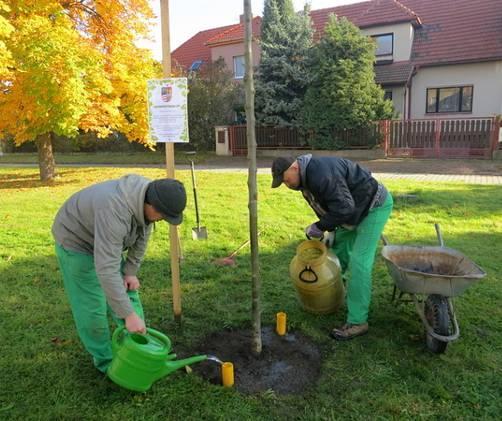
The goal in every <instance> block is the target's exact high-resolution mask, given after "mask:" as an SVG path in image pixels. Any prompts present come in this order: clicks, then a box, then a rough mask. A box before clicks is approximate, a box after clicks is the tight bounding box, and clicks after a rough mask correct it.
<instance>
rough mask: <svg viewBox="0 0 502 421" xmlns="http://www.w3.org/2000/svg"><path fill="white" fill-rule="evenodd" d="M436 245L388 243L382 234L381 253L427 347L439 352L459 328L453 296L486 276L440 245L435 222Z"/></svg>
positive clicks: (470, 261)
mask: <svg viewBox="0 0 502 421" xmlns="http://www.w3.org/2000/svg"><path fill="white" fill-rule="evenodd" d="M435 228H436V233H437V237H438V241H439V246H399V245H389V244H388V242H387V239H386V238H385V237H384V236H382V241H383V243H384V247H383V249H382V257H383V258H384V260H385V263H386V264H387V268H388V270H389V273H390V275H391V276H392V278H393V280H394V282H395V285H394V291H393V293H392V301H394V299H395V298H396V290H400V291H401V292H400V295H399V299H401V297H402V295H403V294H405V293H407V294H409V295H410V296H411V298H412V301H413V302H414V304H415V309H416V311H417V313H418V315H419V317H420V320H421V321H422V323H423V325H424V327H425V334H426V345H427V348H428V349H429V350H430V351H432V352H434V353H436V354H441V353H443V352H444V351H445V350H446V347H447V345H448V343H449V342H451V341H454V340H456V339H458V337H459V336H460V329H459V326H458V322H457V318H456V317H455V312H454V309H453V300H452V299H453V297H457V296H459V295H460V294H462V293H463V292H464V291H465V290H466V289H467V288H468V287H469V286H470V285H472V284H474V283H475V282H478V281H479V280H481V279H482V278H484V277H485V276H486V272H485V271H484V270H483V269H481V268H480V267H479V266H478V265H476V264H475V263H474V262H473V261H472V260H470V259H469V258H467V257H466V256H464V255H463V254H462V253H460V252H459V251H457V250H454V249H451V248H447V247H445V246H444V242H443V237H442V235H441V229H440V227H439V225H438V224H435Z"/></svg>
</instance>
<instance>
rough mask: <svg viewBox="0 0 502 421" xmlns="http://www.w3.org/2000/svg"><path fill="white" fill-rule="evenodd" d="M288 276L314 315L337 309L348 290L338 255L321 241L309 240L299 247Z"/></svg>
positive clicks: (301, 299) (302, 300) (301, 300)
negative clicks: (343, 280)
mask: <svg viewBox="0 0 502 421" xmlns="http://www.w3.org/2000/svg"><path fill="white" fill-rule="evenodd" d="M289 275H290V276H291V280H292V281H293V284H294V286H295V288H296V292H297V293H298V298H299V300H300V303H301V305H302V306H303V308H304V309H305V310H307V311H308V312H311V313H315V314H329V313H333V312H335V311H337V310H338V309H339V308H340V306H341V305H342V303H343V299H344V296H345V290H344V287H343V283H342V277H341V269H340V262H339V260H338V257H336V255H335V254H334V253H333V252H332V251H331V250H328V248H327V247H326V246H325V245H324V243H322V242H320V241H318V240H306V241H303V242H302V243H300V244H299V245H298V247H297V248H296V255H295V257H293V259H292V260H291V263H290V265H289Z"/></svg>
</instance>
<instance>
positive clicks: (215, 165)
mask: <svg viewBox="0 0 502 421" xmlns="http://www.w3.org/2000/svg"><path fill="white" fill-rule="evenodd" d="M358 162H359V163H360V164H361V165H362V166H363V167H366V168H368V169H369V170H371V172H372V173H373V175H374V176H375V178H377V179H407V180H418V181H428V182H445V181H446V182H460V183H468V184H490V185H502V161H491V160H478V159H471V160H453V159H452V160H431V159H376V160H371V161H358ZM271 163H272V158H259V159H258V162H257V166H258V173H260V174H270V166H271ZM247 165H248V163H247V160H246V159H245V158H240V157H230V158H224V157H215V158H212V159H208V160H207V162H205V163H201V164H197V165H196V170H197V171H218V172H238V173H247V171H248V168H247ZM58 166H59V167H91V166H92V167H117V168H118V167H122V168H123V167H130V168H138V167H144V168H163V167H164V166H163V165H160V164H153V165H143V164H130V165H116V164H115V165H112V164H91V163H89V164H58ZM0 167H38V164H4V163H0ZM176 169H178V170H189V169H190V167H189V166H188V165H184V164H181V165H177V166H176Z"/></svg>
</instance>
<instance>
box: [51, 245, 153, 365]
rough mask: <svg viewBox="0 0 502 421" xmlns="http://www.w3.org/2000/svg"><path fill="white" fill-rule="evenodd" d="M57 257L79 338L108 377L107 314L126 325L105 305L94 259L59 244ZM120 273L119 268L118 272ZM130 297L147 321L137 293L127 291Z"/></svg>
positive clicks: (109, 344) (109, 350)
mask: <svg viewBox="0 0 502 421" xmlns="http://www.w3.org/2000/svg"><path fill="white" fill-rule="evenodd" d="M56 256H57V259H58V263H59V267H60V269H61V273H62V275H63V281H64V288H65V291H66V294H67V296H68V300H69V301H70V306H71V311H72V313H73V319H74V320H75V325H76V327H77V333H78V336H79V337H80V340H81V341H82V343H83V344H84V347H85V349H86V350H87V351H88V352H89V353H90V354H91V355H92V357H93V360H94V365H95V366H96V368H97V369H98V370H100V371H102V372H103V373H106V370H107V369H108V366H109V365H110V362H111V360H112V348H111V339H110V329H109V325H108V314H110V315H111V316H112V318H113V320H114V321H115V322H116V323H117V325H119V326H123V325H124V321H123V320H122V319H119V318H118V317H117V316H116V314H115V313H114V312H113V310H112V309H111V308H110V307H109V306H108V304H107V302H106V297H105V293H104V291H103V289H102V288H101V285H100V283H99V280H98V277H97V275H96V268H95V266H94V258H93V256H91V255H89V254H84V253H77V252H74V251H69V250H66V249H64V248H63V247H61V246H60V245H59V244H56ZM120 269H121V268H117V271H119V270H120ZM127 294H128V295H129V299H130V300H131V304H132V306H133V309H134V311H135V312H136V313H137V314H138V315H139V316H140V317H141V318H143V319H144V315H143V307H142V305H141V301H140V298H139V294H138V291H127Z"/></svg>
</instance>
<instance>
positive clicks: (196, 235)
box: [192, 227, 207, 240]
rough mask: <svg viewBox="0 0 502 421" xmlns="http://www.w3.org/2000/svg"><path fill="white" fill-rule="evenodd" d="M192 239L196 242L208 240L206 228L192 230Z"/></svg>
mask: <svg viewBox="0 0 502 421" xmlns="http://www.w3.org/2000/svg"><path fill="white" fill-rule="evenodd" d="M192 239H194V240H207V229H206V227H198V228H192Z"/></svg>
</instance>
